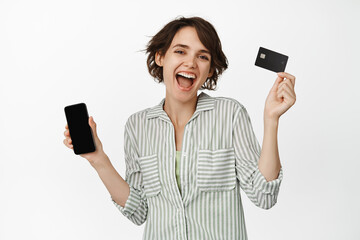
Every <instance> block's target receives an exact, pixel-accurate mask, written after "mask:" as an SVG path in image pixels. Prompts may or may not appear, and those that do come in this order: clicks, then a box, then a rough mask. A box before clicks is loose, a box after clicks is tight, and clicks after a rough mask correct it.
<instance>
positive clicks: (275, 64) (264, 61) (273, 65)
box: [255, 47, 289, 73]
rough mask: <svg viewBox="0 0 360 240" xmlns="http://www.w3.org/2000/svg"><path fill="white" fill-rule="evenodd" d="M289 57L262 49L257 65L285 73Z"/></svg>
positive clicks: (260, 49) (258, 55) (257, 58)
mask: <svg viewBox="0 0 360 240" xmlns="http://www.w3.org/2000/svg"><path fill="white" fill-rule="evenodd" d="M288 58H289V57H288V56H285V55H283V54H281V53H277V52H274V51H271V50H269V49H266V48H263V47H260V48H259V52H258V54H257V57H256V61H255V65H256V66H258V67H262V68H265V69H267V70H270V71H273V72H276V73H278V72H284V71H285V67H286V63H287V61H288Z"/></svg>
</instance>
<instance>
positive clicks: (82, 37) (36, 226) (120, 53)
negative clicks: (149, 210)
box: [0, 0, 360, 240]
mask: <svg viewBox="0 0 360 240" xmlns="http://www.w3.org/2000/svg"><path fill="white" fill-rule="evenodd" d="M359 13H360V2H359V1H358V0H353V1H351V0H338V1H325V0H322V1H310V0H304V1H285V0H284V1H268V0H264V1H209V0H206V1H174V2H173V1H143V2H139V1H123V2H122V1H95V0H94V1H85V0H83V1H81V0H71V1H68V0H65V1H45V0H43V1H40V0H34V1H25V0H18V1H16V0H14V1H10V0H7V1H5V0H2V1H0V106H1V111H0V136H1V138H0V141H1V142H0V239H4V240H13V239H34V240H35V239H36V240H38V239H39V240H40V239H41V240H42V239H44V240H45V239H46V240H48V239H54V240H57V239H59V240H60V239H61V240H63V239H80V240H81V239H87V240H90V239H114V240H115V239H141V238H142V233H143V229H144V225H142V226H136V225H135V224H133V223H132V222H130V221H129V220H128V219H127V218H125V217H124V216H123V215H122V214H121V213H120V212H119V211H118V210H117V209H116V208H115V206H114V205H113V203H112V202H111V201H110V195H109V193H108V192H107V190H106V188H105V186H104V185H103V184H102V182H101V180H100V178H99V177H98V175H97V173H96V171H95V170H94V169H93V168H92V167H91V166H90V164H89V163H88V162H87V160H86V159H83V158H81V157H79V156H77V155H75V154H74V153H73V152H72V150H70V149H68V148H66V147H65V146H64V145H63V139H64V135H63V133H64V131H65V125H66V118H65V114H64V107H65V106H66V105H70V104H74V103H79V102H85V103H86V104H87V107H88V111H89V115H91V116H93V117H94V120H95V122H96V123H97V125H98V135H99V137H100V140H101V141H102V143H103V145H104V150H105V152H106V154H107V155H108V156H109V158H110V160H111V161H112V163H113V165H114V166H115V167H116V169H117V170H118V171H119V173H120V175H122V176H123V177H124V176H125V175H124V174H125V162H124V152H123V134H124V125H125V122H126V120H127V118H128V117H129V116H130V115H131V114H132V113H135V112H137V111H140V110H142V109H145V108H148V107H152V106H154V105H156V104H158V103H159V102H160V101H161V99H162V98H163V97H164V96H165V87H164V85H162V84H157V83H156V82H155V81H154V80H153V79H152V78H151V76H150V75H149V74H148V72H147V67H146V55H145V53H144V52H142V51H141V50H143V49H144V48H145V46H146V44H147V42H148V41H149V40H150V37H151V36H153V35H154V34H156V33H157V32H158V31H159V30H160V29H161V28H162V27H163V26H164V25H165V24H166V23H168V22H169V21H171V20H173V19H175V18H176V17H178V16H185V17H191V16H200V17H203V18H205V19H206V20H208V21H210V22H211V23H212V24H213V25H214V26H215V28H216V30H217V32H218V34H219V37H220V39H221V41H222V45H223V51H224V52H225V54H226V56H227V58H228V60H229V68H228V70H227V71H225V73H224V74H223V75H222V77H221V78H220V81H219V83H218V90H217V91H214V92H210V91H206V93H208V94H209V95H211V96H226V97H232V98H235V99H236V100H238V101H239V102H240V103H242V104H243V105H244V106H245V107H246V108H247V110H248V112H249V115H250V117H251V121H252V124H253V128H254V131H255V134H256V136H257V138H258V141H259V143H260V145H261V144H262V139H263V110H264V104H265V99H266V97H267V95H268V92H269V91H270V88H271V87H272V85H273V84H274V81H275V79H276V74H275V73H273V72H270V71H267V70H264V69H261V68H258V67H256V66H254V62H255V58H256V54H257V51H258V48H259V47H260V46H262V47H265V48H269V49H272V50H274V51H277V52H280V53H283V54H286V55H288V56H289V61H288V65H287V68H286V72H289V73H291V74H293V75H295V76H296V85H295V92H296V94H297V101H296V103H295V105H294V106H293V107H292V108H290V109H289V110H288V111H287V112H286V113H285V114H284V115H283V116H281V118H280V124H279V132H278V143H279V154H280V159H281V162H282V165H283V169H284V179H283V182H282V185H281V188H280V193H279V196H278V203H277V204H276V205H275V206H274V207H273V208H272V209H270V210H263V209H260V208H258V207H256V206H255V205H254V204H252V203H251V202H250V201H249V199H248V198H247V197H246V195H245V193H244V192H242V193H241V194H242V199H243V205H244V209H245V219H246V226H247V230H248V235H249V239H250V240H258V239H259V240H261V239H277V240H280V239H281V240H288V239H299V240H300V239H301V240H303V239H354V240H356V239H360V229H359V224H360V217H359V215H360V204H359V202H360V193H359V189H360V187H359V183H360V181H359V174H358V173H359V171H360V170H359V169H360V163H359V160H360V157H359V156H360V154H359V147H360V144H359V136H360V127H359V122H360V108H359V97H358V93H359V87H360V84H359V80H360V79H359V74H358V69H357V68H358V67H359V63H360V61H359V57H360V47H359V42H360V32H359V29H360V15H359Z"/></svg>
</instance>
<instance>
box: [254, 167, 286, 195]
mask: <svg viewBox="0 0 360 240" xmlns="http://www.w3.org/2000/svg"><path fill="white" fill-rule="evenodd" d="M282 178H283V170H282V168H281V169H280V172H279V175H278V177H277V179H274V180H271V181H267V180H266V178H265V177H264V175H262V173H261V172H260V170H259V168H257V169H256V172H255V175H254V179H253V186H254V188H256V189H257V190H258V191H261V192H263V193H265V194H271V195H277V194H278V192H279V188H280V184H281V181H282Z"/></svg>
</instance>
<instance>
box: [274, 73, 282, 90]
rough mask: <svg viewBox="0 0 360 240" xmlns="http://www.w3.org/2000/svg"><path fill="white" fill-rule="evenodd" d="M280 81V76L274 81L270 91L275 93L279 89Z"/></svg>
mask: <svg viewBox="0 0 360 240" xmlns="http://www.w3.org/2000/svg"><path fill="white" fill-rule="evenodd" d="M281 81H283V78H282V77H280V76H279V77H277V78H276V80H275V83H274V85H273V86H272V88H271V91H273V92H276V91H277V90H278V89H279V85H280V83H281Z"/></svg>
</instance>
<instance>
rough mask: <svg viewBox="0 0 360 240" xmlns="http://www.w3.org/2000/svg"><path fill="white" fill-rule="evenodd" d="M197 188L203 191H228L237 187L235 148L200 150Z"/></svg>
mask: <svg viewBox="0 0 360 240" xmlns="http://www.w3.org/2000/svg"><path fill="white" fill-rule="evenodd" d="M196 180H197V186H198V188H199V190H201V191H226V190H232V189H234V188H235V186H236V173H235V152H234V148H226V149H219V150H199V155H198V165H197V179H196Z"/></svg>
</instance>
